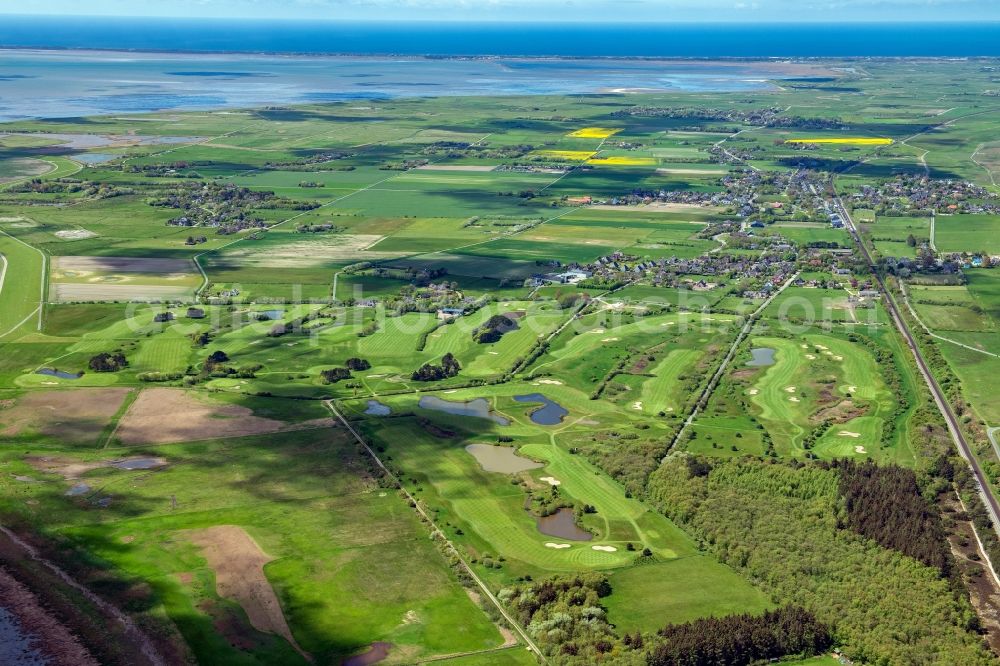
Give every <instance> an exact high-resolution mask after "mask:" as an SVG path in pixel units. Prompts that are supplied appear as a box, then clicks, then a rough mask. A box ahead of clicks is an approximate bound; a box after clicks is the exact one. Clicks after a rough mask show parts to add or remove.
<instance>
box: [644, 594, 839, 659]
mask: <svg viewBox="0 0 1000 666" xmlns="http://www.w3.org/2000/svg"><path fill="white" fill-rule="evenodd" d="M659 634H660V637H662V638H663V639H664V640H663V641H662V642H661V643H659V644H658V645H657V646H656V648H655V649H654V650H653V652H652V654H651V655H650V656H649V666H716V665H717V664H726V665H727V666H746V665H747V664H752V663H754V662H756V661H759V660H762V659H768V660H770V659H779V658H781V657H785V656H788V655H805V656H812V655H815V654H819V653H821V652H823V651H824V650H826V649H827V648H829V647H830V645H831V644H832V643H833V638H832V637H831V635H830V630H829V629H828V628H827V627H826V626H825V625H824V624H822V623H821V622H819V621H818V620H817V619H816V618H815V617H814V616H813V614H812V613H810V612H809V611H807V610H805V609H804V608H800V607H798V606H785V607H784V608H779V609H777V610H774V611H768V612H765V613H764V614H763V615H749V614H740V615H728V616H726V617H720V618H715V617H709V618H702V619H700V620H694V621H693V622H686V623H684V624H674V625H670V626H667V627H664V628H663V629H661V630H660V632H659Z"/></svg>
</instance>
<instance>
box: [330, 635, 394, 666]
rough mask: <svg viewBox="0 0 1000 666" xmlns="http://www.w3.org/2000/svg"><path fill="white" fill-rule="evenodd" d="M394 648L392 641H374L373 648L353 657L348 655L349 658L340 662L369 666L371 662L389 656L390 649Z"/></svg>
mask: <svg viewBox="0 0 1000 666" xmlns="http://www.w3.org/2000/svg"><path fill="white" fill-rule="evenodd" d="M391 649H392V643H386V642H384V641H379V642H377V643H372V646H371V648H369V650H368V652H364V653H362V654H356V655H354V656H353V657H348V658H347V659H345V660H343V661H342V662H340V665H341V666H369V665H370V664H377V663H378V662H380V661H382V660H383V659H385V658H386V657H388V656H389V650H391Z"/></svg>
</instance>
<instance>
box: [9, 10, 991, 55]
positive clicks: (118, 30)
mask: <svg viewBox="0 0 1000 666" xmlns="http://www.w3.org/2000/svg"><path fill="white" fill-rule="evenodd" d="M650 18H651V22H648V23H642V24H626V23H610V24H609V23H600V24H589V23H558V24H555V23H534V24H521V23H478V24H477V23H471V24H470V23H420V22H406V23H394V22H388V21H383V22H378V23H365V22H332V21H322V20H317V21H308V22H307V21H266V22H265V21H253V20H239V19H231V20H230V19H226V20H220V19H198V20H194V19H149V18H108V17H100V18H97V17H37V16H36V17H32V16H4V17H3V18H2V21H0V46H8V47H10V46H14V47H36V48H65V49H126V50H140V51H148V50H156V51H214V52H219V51H236V52H268V53H310V54H330V53H338V54H344V53H348V54H365V55H386V54H397V55H423V54H435V55H452V56H454V55H507V56H510V55H529V56H571V57H581V56H583V57H591V56H618V57H685V58H720V57H733V58H746V57H753V58H769V57H833V56H837V57H848V56H952V57H965V56H998V55H1000V23H990V22H982V23H940V22H938V23H906V22H894V23H877V24H874V23H873V24H865V23H860V24H859V23H842V24H830V23H824V24H753V23H749V24H748V23H741V24H719V23H713V24H683V23H681V24H667V23H662V22H661V23H658V22H655V21H657V20H658V19H657V17H656V16H651V17H650Z"/></svg>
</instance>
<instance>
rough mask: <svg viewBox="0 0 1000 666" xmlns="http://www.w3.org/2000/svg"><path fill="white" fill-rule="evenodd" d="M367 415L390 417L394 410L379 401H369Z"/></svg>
mask: <svg viewBox="0 0 1000 666" xmlns="http://www.w3.org/2000/svg"><path fill="white" fill-rule="evenodd" d="M365 414H367V415H368V416H389V414H392V409H390V408H389V405H386V404H383V403H381V402H379V401H378V400H369V401H368V407H367V408H366V409H365Z"/></svg>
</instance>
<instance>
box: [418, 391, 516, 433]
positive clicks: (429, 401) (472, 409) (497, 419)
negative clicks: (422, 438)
mask: <svg viewBox="0 0 1000 666" xmlns="http://www.w3.org/2000/svg"><path fill="white" fill-rule="evenodd" d="M417 405H418V406H419V407H421V408H423V409H431V410H434V411H436V412H445V413H446V414H454V415H455V416H472V417H475V418H480V419H489V420H491V421H493V422H494V423H499V424H500V425H503V426H505V425H510V421H509V420H507V419H505V418H504V417H502V416H500V415H499V414H496V413H494V412H493V411H492V410H491V409H490V403H489V402H488V401H487V400H486V398H476V399H475V400H469V401H468V402H452V401H450V400H442V399H441V398H439V397H437V396H433V395H425V396H422V397H421V398H420V402H418V403H417Z"/></svg>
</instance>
